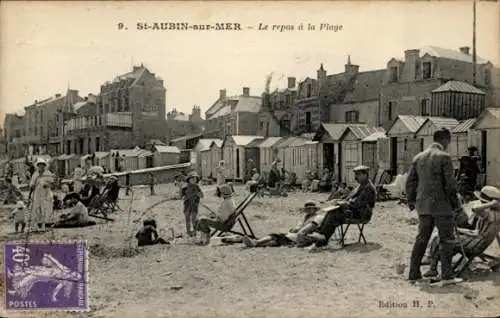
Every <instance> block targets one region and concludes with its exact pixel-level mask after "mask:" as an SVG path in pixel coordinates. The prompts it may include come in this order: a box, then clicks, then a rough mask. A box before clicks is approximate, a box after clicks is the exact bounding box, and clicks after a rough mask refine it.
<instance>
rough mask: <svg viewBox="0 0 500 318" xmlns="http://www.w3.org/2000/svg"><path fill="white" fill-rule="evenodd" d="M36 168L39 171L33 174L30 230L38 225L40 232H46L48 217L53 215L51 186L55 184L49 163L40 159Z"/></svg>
mask: <svg viewBox="0 0 500 318" xmlns="http://www.w3.org/2000/svg"><path fill="white" fill-rule="evenodd" d="M35 166H36V168H37V171H36V172H35V173H34V174H33V176H32V178H31V182H30V187H31V189H32V191H33V197H32V201H31V217H30V220H29V228H30V230H32V227H33V224H37V225H38V228H39V230H41V231H45V223H46V222H47V220H46V218H47V216H50V215H52V209H53V202H52V201H53V198H54V197H53V195H52V190H51V185H52V183H53V182H54V178H53V175H52V173H51V172H50V171H49V170H48V169H47V162H46V161H45V160H44V159H43V158H39V159H38V160H37V161H36V163H35Z"/></svg>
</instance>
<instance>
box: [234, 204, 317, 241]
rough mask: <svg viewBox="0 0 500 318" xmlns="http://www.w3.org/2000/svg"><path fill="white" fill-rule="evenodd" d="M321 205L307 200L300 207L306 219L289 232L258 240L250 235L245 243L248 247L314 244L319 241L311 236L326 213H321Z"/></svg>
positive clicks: (270, 235) (246, 237)
mask: <svg viewBox="0 0 500 318" xmlns="http://www.w3.org/2000/svg"><path fill="white" fill-rule="evenodd" d="M319 210H320V207H318V206H317V205H316V203H315V202H314V201H311V200H309V201H307V202H306V203H305V204H304V207H303V208H301V209H300V211H301V212H303V213H305V217H304V220H303V221H302V222H301V223H300V224H299V225H298V226H297V227H296V228H294V229H291V230H290V231H289V232H288V233H277V234H269V235H268V236H265V237H263V238H261V239H258V240H252V239H251V238H249V237H248V236H245V237H244V238H243V243H245V245H246V246H247V247H275V246H294V245H296V246H299V247H304V246H308V245H312V244H313V243H315V242H316V241H317V239H315V238H314V237H310V236H309V234H312V233H313V232H314V231H316V230H317V229H318V227H319V225H320V224H321V222H322V221H323V218H324V216H325V214H324V213H321V214H319V213H318V211H319Z"/></svg>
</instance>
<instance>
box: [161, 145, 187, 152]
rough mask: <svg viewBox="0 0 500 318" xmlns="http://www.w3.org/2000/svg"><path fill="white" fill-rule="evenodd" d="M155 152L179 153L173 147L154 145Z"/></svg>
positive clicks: (177, 149)
mask: <svg viewBox="0 0 500 318" xmlns="http://www.w3.org/2000/svg"><path fill="white" fill-rule="evenodd" d="M155 150H156V151H157V152H160V153H181V151H180V150H179V148H177V147H175V146H158V145H155Z"/></svg>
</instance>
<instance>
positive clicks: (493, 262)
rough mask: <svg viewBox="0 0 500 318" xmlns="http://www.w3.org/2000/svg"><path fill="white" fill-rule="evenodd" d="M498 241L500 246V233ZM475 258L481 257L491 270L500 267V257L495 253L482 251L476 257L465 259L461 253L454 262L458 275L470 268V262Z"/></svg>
mask: <svg viewBox="0 0 500 318" xmlns="http://www.w3.org/2000/svg"><path fill="white" fill-rule="evenodd" d="M496 242H497V244H498V245H499V246H500V233H499V234H497V235H496ZM474 258H479V259H481V260H482V261H483V262H485V263H487V266H488V267H489V268H490V269H491V270H497V269H499V268H500V257H498V256H497V257H495V256H493V255H489V254H486V253H481V254H480V255H478V256H476V257H472V258H469V259H468V260H465V258H464V255H460V258H459V259H458V261H457V262H456V263H454V264H453V270H454V271H455V274H456V275H461V274H463V272H464V271H465V270H466V269H467V268H469V265H470V263H471V262H472V260H473V259H474Z"/></svg>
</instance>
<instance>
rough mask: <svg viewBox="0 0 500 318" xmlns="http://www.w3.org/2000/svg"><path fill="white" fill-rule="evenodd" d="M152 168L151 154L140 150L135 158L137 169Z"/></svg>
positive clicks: (145, 150)
mask: <svg viewBox="0 0 500 318" xmlns="http://www.w3.org/2000/svg"><path fill="white" fill-rule="evenodd" d="M147 168H153V153H152V152H151V151H149V150H147V149H141V151H140V152H139V155H138V156H137V169H147Z"/></svg>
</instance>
